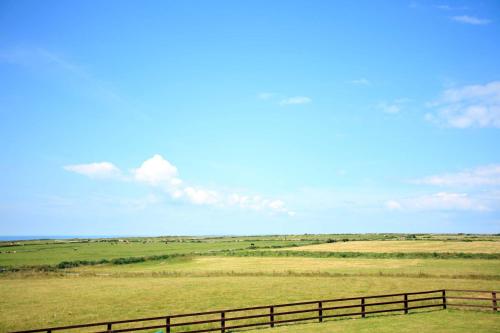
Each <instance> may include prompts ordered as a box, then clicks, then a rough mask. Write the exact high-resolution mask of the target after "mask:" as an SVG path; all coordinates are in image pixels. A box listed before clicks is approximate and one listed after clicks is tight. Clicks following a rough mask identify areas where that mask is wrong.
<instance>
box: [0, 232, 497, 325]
mask: <svg viewBox="0 0 500 333" xmlns="http://www.w3.org/2000/svg"><path fill="white" fill-rule="evenodd" d="M405 239H411V240H405ZM499 239H500V238H499V237H498V236H493V235H424V234H420V235H402V234H366V235H292V236H261V237H257V236H251V237H160V238H128V239H122V240H121V241H119V240H117V239H105V240H70V241H68V240H65V241H53V240H39V241H28V242H3V243H0V251H1V252H2V253H0V266H4V267H8V268H9V269H7V270H6V271H5V272H4V273H0V295H1V297H0V333H1V332H8V331H13V330H22V329H30V328H37V327H46V326H60V325H70V324H75V323H88V322H95V321H106V320H119V319H131V318H137V317H150V316H161V315H166V314H173V313H185V312H197V311H207V310H214V309H224V308H234V307H246V306H255V305H266V304H275V303H287V302H293V301H302V300H315V299H327V298H335V297H351V296H357V295H370V294H371V295H373V294H384V293H394V292H405V291H418V290H430V289H444V288H448V289H453V288H457V289H485V290H498V289H500V288H499V287H500V284H499V282H500V249H499V248H498V244H500V242H499V241H498V240H499ZM343 240H344V241H343ZM347 240H348V241H347ZM321 242H322V244H319V243H321ZM278 248H283V250H277V249H278ZM318 248H319V249H318ZM332 249H333V250H332ZM14 251H15V253H14ZM445 258H446V259H445ZM64 261H66V262H67V264H64V265H60V267H71V266H75V265H73V264H75V263H78V262H79V263H80V264H81V265H80V266H78V267H72V268H67V269H60V268H58V264H60V263H61V262H64ZM96 262H102V263H104V264H98V265H88V264H92V263H94V264H95V263H96ZM43 265H50V268H51V269H50V271H43V270H41V269H40V268H41V267H42V266H43ZM23 266H31V268H30V270H20V271H19V272H14V270H15V269H18V268H20V267H23ZM391 318H394V319H395V318H397V320H393V319H391ZM443 322H447V323H448V322H450V323H449V325H446V327H444V328H443V329H441V328H442V327H441V326H439V325H442V323H443ZM497 325H498V315H493V314H486V313H481V312H463V313H462V312H459V311H439V312H435V313H434V312H432V313H422V314H418V315H409V316H384V317H373V318H367V319H366V320H336V321H333V322H326V323H323V324H317V323H315V324H299V325H290V326H282V327H279V328H276V329H274V330H273V331H272V332H277V333H279V332H295V331H297V332H298V331H301V332H302V331H318V332H323V331H324V332H327V331H328V332H331V331H333V332H335V331H336V330H341V331H345V332H351V331H352V332H364V331H366V332H368V331H370V332H395V331H398V332H400V331H403V332H404V331H405V330H406V331H410V330H411V331H414V330H417V329H418V330H420V331H424V332H425V331H436V332H447V331H450V332H451V331H453V332H466V331H467V332H470V331H475V332H477V333H478V332H491V331H497V330H498V329H496V328H498V326H497ZM193 328H194V327H193ZM446 330H447V331H446ZM260 331H262V332H267V331H268V330H267V329H265V328H264V329H261V330H260ZM146 332H148V331H146ZM257 332H258V331H257ZM149 333H152V332H149ZM174 333H175V331H174Z"/></svg>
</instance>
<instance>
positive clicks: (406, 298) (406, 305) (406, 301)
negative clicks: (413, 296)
mask: <svg viewBox="0 0 500 333" xmlns="http://www.w3.org/2000/svg"><path fill="white" fill-rule="evenodd" d="M404 301H405V303H404V305H405V314H408V294H404Z"/></svg>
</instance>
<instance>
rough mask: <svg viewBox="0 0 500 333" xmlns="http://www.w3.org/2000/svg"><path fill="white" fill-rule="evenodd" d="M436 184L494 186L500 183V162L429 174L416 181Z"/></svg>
mask: <svg viewBox="0 0 500 333" xmlns="http://www.w3.org/2000/svg"><path fill="white" fill-rule="evenodd" d="M414 182H415V183H417V184H426V185H436V186H452V187H454V186H469V187H472V186H494V185H500V164H492V165H486V166H480V167H477V168H475V169H472V170H464V171H461V172H456V173H446V174H442V175H433V176H428V177H425V178H422V179H418V180H416V181H414Z"/></svg>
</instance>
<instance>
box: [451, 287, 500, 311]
mask: <svg viewBox="0 0 500 333" xmlns="http://www.w3.org/2000/svg"><path fill="white" fill-rule="evenodd" d="M446 291H447V292H448V294H447V295H446V299H447V300H451V301H452V302H448V306H451V307H459V308H483V309H490V310H493V311H498V303H497V293H498V291H487V290H460V289H447V290H446Z"/></svg>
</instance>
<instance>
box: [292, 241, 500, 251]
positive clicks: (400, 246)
mask: <svg viewBox="0 0 500 333" xmlns="http://www.w3.org/2000/svg"><path fill="white" fill-rule="evenodd" d="M294 251H314V252H378V253H382V252H383V253H394V252H398V253H405V252H427V253H429V252H438V253H439V252H445V253H446V252H460V253H499V252H500V242H499V241H471V242H463V241H357V242H335V243H324V244H315V245H305V246H300V247H297V248H295V249H294Z"/></svg>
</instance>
